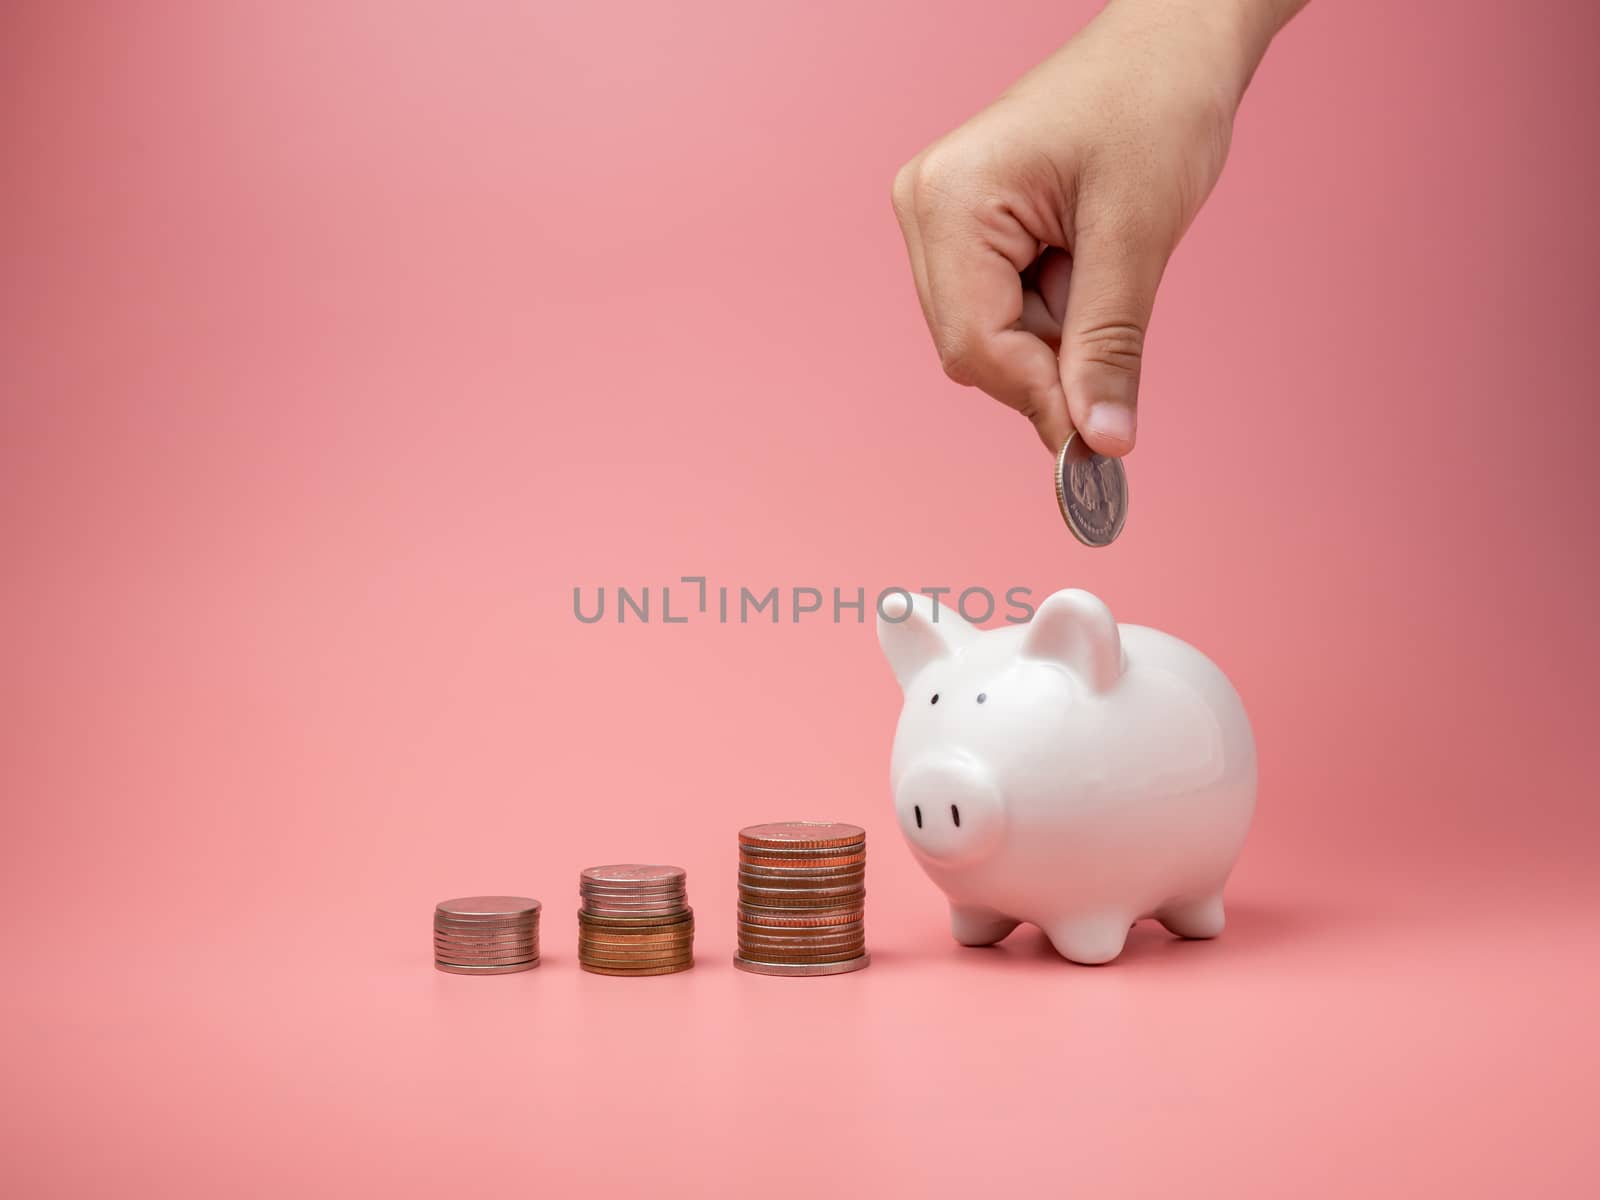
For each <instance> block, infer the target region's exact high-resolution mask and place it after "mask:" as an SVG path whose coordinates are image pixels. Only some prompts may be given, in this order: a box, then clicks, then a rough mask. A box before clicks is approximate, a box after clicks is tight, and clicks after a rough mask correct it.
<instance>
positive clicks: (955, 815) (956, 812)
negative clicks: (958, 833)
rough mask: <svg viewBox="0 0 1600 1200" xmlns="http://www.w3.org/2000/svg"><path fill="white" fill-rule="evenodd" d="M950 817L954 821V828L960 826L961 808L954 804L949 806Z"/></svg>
mask: <svg viewBox="0 0 1600 1200" xmlns="http://www.w3.org/2000/svg"><path fill="white" fill-rule="evenodd" d="M950 819H951V820H952V821H954V822H955V823H956V828H957V829H960V828H961V810H960V809H959V808H957V807H956V806H955V805H954V804H952V805H951V806H950Z"/></svg>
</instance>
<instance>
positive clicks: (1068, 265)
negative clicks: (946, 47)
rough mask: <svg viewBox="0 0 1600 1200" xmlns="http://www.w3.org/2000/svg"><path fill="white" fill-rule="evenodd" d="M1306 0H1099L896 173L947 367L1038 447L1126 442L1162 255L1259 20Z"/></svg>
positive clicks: (1273, 23) (1216, 146)
mask: <svg viewBox="0 0 1600 1200" xmlns="http://www.w3.org/2000/svg"><path fill="white" fill-rule="evenodd" d="M1305 2H1306V0H1112V2H1111V3H1110V4H1109V5H1107V7H1106V8H1105V10H1104V11H1103V12H1101V13H1100V15H1099V16H1097V17H1096V18H1095V19H1094V20H1093V21H1091V22H1090V23H1089V24H1088V25H1087V26H1085V27H1084V28H1083V30H1082V31H1080V32H1079V33H1078V35H1077V36H1076V37H1074V38H1073V39H1072V40H1071V41H1070V42H1068V43H1067V44H1066V45H1065V46H1064V47H1062V48H1061V49H1060V50H1059V51H1057V52H1056V53H1055V54H1054V55H1052V56H1051V57H1050V58H1048V59H1046V60H1045V61H1044V62H1043V63H1041V64H1040V65H1039V66H1038V67H1036V68H1034V70H1032V71H1030V72H1029V73H1028V74H1027V75H1025V76H1023V78H1022V79H1021V80H1019V81H1018V82H1017V83H1016V84H1015V85H1014V86H1013V87H1012V88H1011V89H1010V90H1009V91H1007V92H1006V93H1005V94H1004V95H1003V96H1001V98H1000V99H999V100H997V101H995V103H994V104H992V105H990V106H989V107H988V108H986V109H985V110H984V111H982V112H980V113H979V114H978V115H977V116H975V117H973V118H972V119H971V120H969V121H968V122H966V124H964V125H962V126H960V127H959V128H957V129H955V130H954V131H952V132H951V133H949V134H946V135H945V136H944V137H943V138H940V139H939V140H938V141H937V142H935V143H933V145H931V146H929V147H928V148H927V149H926V150H924V151H923V152H922V153H921V154H919V155H917V156H916V157H915V158H913V159H912V160H911V161H910V162H909V163H907V164H906V165H905V166H904V167H902V168H901V169H900V171H899V173H898V174H897V175H896V177H895V181H894V208H895V215H896V217H897V218H898V219H899V222H900V228H901V231H902V232H903V233H904V234H905V240H906V249H907V252H908V253H909V255H910V258H911V270H912V274H913V275H914V276H915V279H916V285H917V296H918V299H919V300H920V301H921V303H922V312H923V315H924V317H926V318H927V322H928V328H929V330H930V331H931V332H932V334H933V340H934V344H935V345H936V346H937V347H938V350H939V359H940V362H941V363H942V364H943V366H944V369H945V373H946V374H948V375H949V376H950V378H951V379H953V380H955V381H956V382H957V383H961V384H966V385H969V386H976V387H979V388H981V389H982V390H983V391H985V392H988V393H989V395H991V396H993V397H994V398H995V399H997V400H999V401H1001V402H1002V403H1004V404H1007V405H1009V406H1010V407H1012V408H1014V409H1016V410H1018V411H1019V412H1021V413H1022V414H1023V415H1024V416H1026V417H1027V418H1028V419H1029V420H1030V421H1032V422H1033V425H1034V428H1035V429H1037V430H1038V433H1039V437H1040V438H1041V440H1043V442H1044V444H1045V446H1046V447H1047V448H1048V449H1049V450H1050V451H1051V452H1052V453H1054V452H1056V451H1057V450H1059V449H1060V447H1061V445H1062V444H1063V443H1064V442H1065V441H1066V440H1067V437H1068V436H1069V435H1070V434H1071V433H1072V431H1073V429H1074V428H1076V429H1078V430H1081V431H1082V434H1083V437H1084V440H1085V441H1086V442H1088V444H1089V447H1090V448H1091V449H1093V450H1096V451H1098V452H1099V453H1101V454H1107V455H1122V454H1126V453H1127V452H1128V451H1129V450H1131V449H1132V448H1133V443H1134V436H1135V414H1136V410H1137V403H1138V391H1139V368H1140V364H1141V362H1142V360H1143V357H1144V344H1145V332H1146V330H1147V329H1148V328H1149V324H1150V314H1151V310H1152V308H1153V306H1154V304H1155V295H1156V288H1157V286H1158V285H1159V284H1160V282H1161V276H1162V273H1163V271H1164V270H1165V269H1166V265H1167V259H1168V258H1169V256H1170V255H1171V254H1172V252H1173V250H1174V249H1175V248H1176V247H1177V244H1178V239H1179V238H1180V237H1182V236H1183V233H1184V231H1185V230H1186V229H1187V228H1188V227H1189V223H1190V222H1191V221H1192V220H1193V219H1194V217H1195V214H1196V213H1197V212H1198V211H1199V209H1200V206H1201V204H1202V203H1204V201H1205V199H1206V197H1207V196H1208V195H1209V194H1210V192H1211V188H1212V186H1213V185H1214V184H1215V183H1216V181H1217V176H1218V175H1219V174H1220V173H1221V171H1222V164H1223V161H1224V160H1225V159H1226V157H1227V153H1228V143H1229V140H1230V137H1231V135H1232V130H1233V117H1234V112H1235V109H1236V108H1237V106H1238V103H1239V100H1240V98H1241V97H1242V96H1243V94H1244V90H1245V87H1246V85H1247V84H1248V83H1249V81H1250V76H1251V74H1252V73H1253V72H1254V71H1255V68H1256V65H1257V64H1258V63H1259V62H1260V60H1261V56H1262V54H1264V53H1265V52H1266V48H1267V44H1268V42H1269V41H1270V40H1271V38H1272V36H1273V34H1275V33H1276V32H1277V30H1278V29H1280V28H1281V27H1282V25H1283V24H1284V23H1285V22H1286V21H1287V20H1288V19H1289V18H1290V17H1291V16H1292V15H1293V14H1294V13H1295V12H1296V11H1298V10H1299V9H1300V8H1301V7H1303V5H1304V4H1305Z"/></svg>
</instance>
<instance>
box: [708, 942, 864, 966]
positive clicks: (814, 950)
mask: <svg viewBox="0 0 1600 1200" xmlns="http://www.w3.org/2000/svg"><path fill="white" fill-rule="evenodd" d="M866 948H867V941H866V939H865V938H859V937H858V938H851V939H850V940H849V941H848V942H832V943H829V944H828V945H825V946H824V945H816V946H809V945H808V946H803V947H799V948H796V947H793V946H773V945H770V944H768V943H766V942H752V941H749V940H747V939H745V938H740V939H739V953H740V954H742V955H744V956H745V957H747V958H759V959H762V960H763V961H767V962H788V961H790V960H791V959H805V960H807V961H811V960H815V959H839V958H854V957H855V956H856V955H858V954H860V953H861V952H862V951H863V950H865V949H866Z"/></svg>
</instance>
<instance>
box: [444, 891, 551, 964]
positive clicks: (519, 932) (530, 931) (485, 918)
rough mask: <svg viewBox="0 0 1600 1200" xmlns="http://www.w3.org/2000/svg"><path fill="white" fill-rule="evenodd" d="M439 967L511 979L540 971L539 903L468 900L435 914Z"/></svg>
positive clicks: (504, 898) (524, 899) (494, 898)
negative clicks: (534, 970)
mask: <svg viewBox="0 0 1600 1200" xmlns="http://www.w3.org/2000/svg"><path fill="white" fill-rule="evenodd" d="M433 965H434V966H436V967H438V968H439V970H441V971H448V972H450V974H452V975H510V974H512V973H513V972H516V971H531V970H533V968H534V967H537V966H538V965H539V902H538V901H537V900H530V899H528V898H527V897H526V896H463V897H462V898H461V899H459V900H445V901H442V902H441V903H440V904H439V906H438V907H437V908H436V909H434V910H433Z"/></svg>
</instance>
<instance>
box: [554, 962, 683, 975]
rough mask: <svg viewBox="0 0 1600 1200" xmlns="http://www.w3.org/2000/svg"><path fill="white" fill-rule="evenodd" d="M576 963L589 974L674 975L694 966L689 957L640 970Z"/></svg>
mask: <svg viewBox="0 0 1600 1200" xmlns="http://www.w3.org/2000/svg"><path fill="white" fill-rule="evenodd" d="M578 965H579V966H580V967H582V968H583V969H584V970H585V971H588V972H589V973H590V974H591V975H676V974H677V973H678V972H679V971H687V970H688V969H689V968H690V967H692V966H694V960H693V959H690V960H689V961H688V962H685V963H679V964H677V965H675V966H671V967H647V968H644V969H641V970H633V969H630V968H627V967H603V966H600V965H598V964H596V963H579V964H578Z"/></svg>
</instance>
